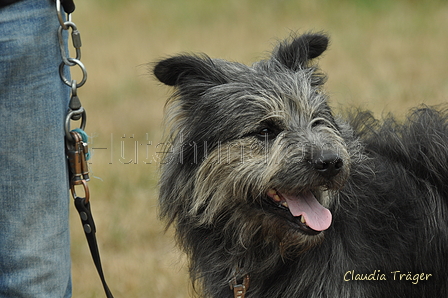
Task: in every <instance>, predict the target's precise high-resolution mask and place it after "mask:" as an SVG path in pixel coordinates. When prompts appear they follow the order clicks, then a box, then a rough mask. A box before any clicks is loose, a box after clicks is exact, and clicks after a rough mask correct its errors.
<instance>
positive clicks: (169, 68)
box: [153, 55, 226, 86]
mask: <svg viewBox="0 0 448 298" xmlns="http://www.w3.org/2000/svg"><path fill="white" fill-rule="evenodd" d="M153 72H154V75H155V76H156V77H157V79H158V80H159V81H161V82H162V83H164V84H166V85H168V86H179V85H181V84H183V83H186V82H188V83H193V82H209V83H213V84H223V83H225V81H226V80H225V77H224V75H223V74H222V73H221V72H220V71H219V69H218V68H217V67H216V66H215V65H214V63H213V60H212V59H210V58H209V57H207V56H205V55H204V56H201V57H200V56H193V55H179V56H175V57H171V58H168V59H165V60H162V61H160V62H158V63H157V64H156V66H155V67H154V70H153Z"/></svg>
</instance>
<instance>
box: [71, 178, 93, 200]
mask: <svg viewBox="0 0 448 298" xmlns="http://www.w3.org/2000/svg"><path fill="white" fill-rule="evenodd" d="M77 185H80V186H81V185H82V187H83V190H84V200H85V201H84V203H85V204H87V203H88V202H89V199H90V191H89V186H88V185H87V181H86V180H81V184H77ZM77 185H75V184H71V185H70V190H71V192H72V196H73V198H74V199H75V200H76V199H77V198H82V197H80V196H78V195H77V194H76V191H75V186H77Z"/></svg>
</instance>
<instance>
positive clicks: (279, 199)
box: [272, 195, 286, 203]
mask: <svg viewBox="0 0 448 298" xmlns="http://www.w3.org/2000/svg"><path fill="white" fill-rule="evenodd" d="M272 198H273V199H274V201H276V202H281V201H282V199H281V198H280V197H279V195H273V197H272ZM285 203H286V202H285Z"/></svg>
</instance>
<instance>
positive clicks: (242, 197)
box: [154, 33, 448, 298]
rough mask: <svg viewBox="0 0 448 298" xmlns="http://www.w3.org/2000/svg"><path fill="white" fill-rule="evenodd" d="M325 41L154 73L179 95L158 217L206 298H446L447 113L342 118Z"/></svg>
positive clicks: (178, 61) (167, 63)
mask: <svg viewBox="0 0 448 298" xmlns="http://www.w3.org/2000/svg"><path fill="white" fill-rule="evenodd" d="M327 45H328V38H327V37H326V36H325V35H323V34H312V33H310V34H305V35H302V36H299V37H292V38H290V39H289V40H286V41H284V42H281V43H280V44H279V45H278V46H277V47H276V48H275V50H274V51H273V53H272V55H271V57H270V58H269V59H267V60H263V61H259V62H257V63H255V64H254V65H252V66H251V67H249V66H246V65H243V64H240V63H235V62H228V61H224V60H219V59H211V58H209V57H207V56H205V55H179V56H175V57H171V58H168V59H165V60H162V61H160V62H159V63H157V64H156V66H155V68H154V74H155V76H156V77H157V78H158V79H159V80H160V81H161V82H163V83H164V84H166V85H169V86H173V87H174V88H175V93H174V95H173V96H172V97H171V99H170V100H169V101H168V110H167V121H168V123H169V127H170V129H169V132H168V133H169V135H168V136H167V143H166V145H167V148H166V154H165V156H164V159H163V162H162V166H161V180H160V214H161V218H162V219H164V220H166V222H167V224H168V226H169V225H173V226H174V228H175V230H176V235H177V239H178V242H179V244H180V246H181V247H182V248H183V250H184V251H185V252H186V253H187V255H188V256H189V259H190V275H191V278H192V280H193V281H194V284H195V286H196V289H197V292H198V293H199V294H200V295H201V296H203V297H220V298H221V297H222V298H224V297H244V296H246V297H251V298H263V297H266V298H275V297H288V298H290V297H293V298H298V297H306V298H316V297H329V298H330V297H331V298H335V297H341V298H345V297H347V298H348V297H350V298H352V297H357V298H363V297H375V298H378V297H419V298H421V297H431V298H433V297H448V270H447V269H446V267H447V264H448V111H447V108H446V107H443V106H441V107H438V108H429V107H420V108H418V109H415V110H413V111H412V112H411V113H410V115H409V116H408V118H407V120H405V121H402V122H399V121H396V120H394V119H393V118H392V117H389V118H387V119H385V120H383V121H381V122H380V121H377V120H375V119H374V118H373V116H372V115H371V113H368V112H360V111H356V112H352V113H347V114H348V116H346V117H336V116H335V115H333V112H332V110H331V109H330V107H329V105H328V97H327V95H326V94H325V92H324V90H323V89H322V87H323V84H324V82H325V76H324V75H323V74H322V73H321V72H320V71H319V69H318V67H317V65H316V64H315V61H314V60H315V59H314V58H316V57H318V56H319V55H321V54H322V52H324V51H325V50H326V48H327ZM249 279H250V284H249ZM229 284H230V287H229Z"/></svg>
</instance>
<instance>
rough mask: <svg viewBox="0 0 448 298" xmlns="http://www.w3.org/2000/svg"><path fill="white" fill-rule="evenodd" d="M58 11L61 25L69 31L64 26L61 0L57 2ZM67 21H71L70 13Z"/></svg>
mask: <svg viewBox="0 0 448 298" xmlns="http://www.w3.org/2000/svg"><path fill="white" fill-rule="evenodd" d="M56 11H57V13H58V20H59V24H60V25H61V27H62V28H63V29H64V30H67V29H68V27H67V26H66V25H65V24H64V18H63V17H62V10H61V0H56ZM67 19H68V20H69V21H70V20H71V15H70V14H69V13H67Z"/></svg>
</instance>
